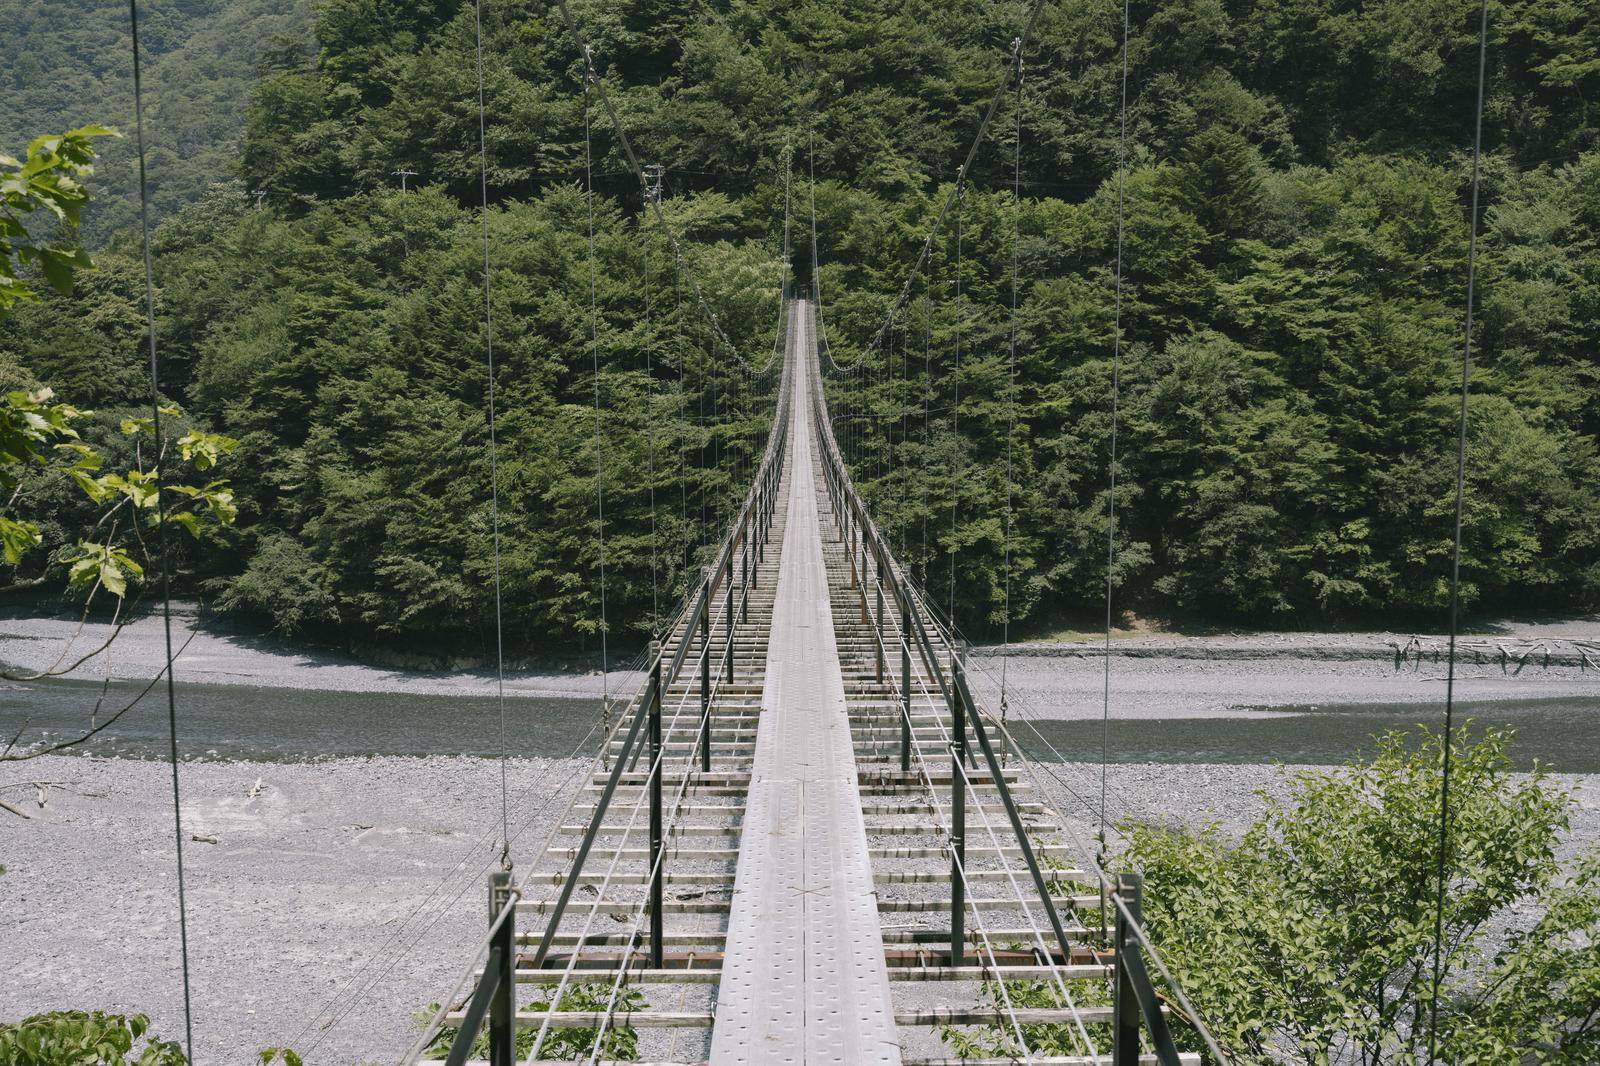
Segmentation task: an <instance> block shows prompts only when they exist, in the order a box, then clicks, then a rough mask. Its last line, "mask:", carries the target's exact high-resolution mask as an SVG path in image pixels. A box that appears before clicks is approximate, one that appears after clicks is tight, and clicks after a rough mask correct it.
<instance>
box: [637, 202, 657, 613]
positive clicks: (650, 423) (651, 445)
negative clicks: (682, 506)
mask: <svg viewBox="0 0 1600 1066" xmlns="http://www.w3.org/2000/svg"><path fill="white" fill-rule="evenodd" d="M646 195H649V194H648V193H646ZM639 245H640V247H641V248H642V249H643V252H644V254H643V256H642V257H641V258H642V259H643V261H644V270H643V274H644V279H643V280H644V339H645V343H644V388H645V393H644V426H645V445H646V448H647V455H648V461H647V462H648V465H647V467H646V473H647V478H648V481H649V484H650V639H651V640H660V639H661V573H660V571H661V562H660V550H659V547H658V545H657V542H656V541H657V532H656V530H657V526H658V522H657V519H656V408H655V398H656V372H655V346H656V340H655V333H654V331H653V328H652V327H653V323H652V321H651V316H650V312H651V310H652V308H651V306H650V295H651V294H650V280H651V279H650V234H649V231H648V230H646V229H645V227H644V219H643V218H642V217H641V218H640V220H639Z"/></svg>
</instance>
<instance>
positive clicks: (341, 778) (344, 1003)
mask: <svg viewBox="0 0 1600 1066" xmlns="http://www.w3.org/2000/svg"><path fill="white" fill-rule="evenodd" d="M21 767H25V769H23V768H19V767H10V768H6V770H5V772H4V773H3V774H0V786H4V785H7V784H19V783H20V784H22V785H23V787H20V788H5V789H4V790H3V791H0V798H3V799H5V800H6V802H7V803H9V804H11V805H13V806H15V807H17V808H19V809H21V810H23V811H25V812H26V813H27V814H28V815H29V817H28V818H27V819H23V818H20V817H17V816H16V815H13V814H10V813H8V812H5V811H0V864H3V865H4V866H5V873H4V874H3V875H0V913H3V914H4V915H5V916H6V918H5V923H6V926H7V928H6V930H5V932H4V933H3V934H0V1020H14V1019H16V1018H19V1017H25V1016H27V1015H28V1014H31V1013H34V1012H37V1011H44V1010H52V1009H63V1008H69V1007H71V1008H84V1007H94V1008H98V1009H103V1010H114V1011H127V1012H143V1013H147V1014H149V1015H150V1016H151V1019H152V1021H153V1031H155V1032H157V1033H159V1034H162V1035H164V1036H166V1037H167V1038H169V1039H179V1040H181V1039H182V1034H183V991H182V984H181V978H180V969H179V957H180V955H179V930H178V923H177V906H176V887H177V875H176V863H175V861H174V847H173V823H172V807H171V803H172V778H171V774H170V770H169V768H168V766H167V765H166V764H164V763H161V762H158V761H154V760H131V759H97V758H86V757H68V756H47V757H44V758H41V759H38V760H35V761H32V762H29V763H26V764H21ZM588 768H589V764H588V763H587V761H582V760H570V761H569V760H558V759H518V760H512V761H511V762H509V763H508V764H507V767H506V770H507V777H508V784H509V786H510V790H511V796H512V800H513V805H512V835H513V854H514V855H516V854H526V855H528V856H530V857H531V856H532V855H534V854H537V853H538V851H539V850H540V849H541V848H542V846H543V844H544V842H545V838H546V837H547V835H548V834H549V832H550V831H551V829H552V828H553V827H554V826H555V825H556V824H557V820H558V819H559V818H560V816H561V815H562V814H563V813H565V811H566V809H567V804H568V802H569V801H570V799H571V796H572V793H573V791H574V788H575V786H576V785H577V783H578V782H580V781H581V780H582V778H583V773H584V771H586V770H587V769H588ZM181 780H182V786H183V808H182V810H183V822H184V825H183V833H184V860H185V863H186V869H185V878H184V880H185V885H186V890H187V897H188V914H189V943H190V953H191V963H192V968H191V978H192V990H193V1002H194V1018H195V1033H194V1036H195V1055H196V1060H197V1061H200V1062H208V1063H224V1064H235V1063H237V1064H244V1063H249V1062H252V1061H254V1058H253V1056H254V1053H255V1052H257V1051H259V1050H260V1049H261V1048H264V1047H267V1046H271V1045H278V1044H285V1043H287V1044H291V1045H292V1046H294V1047H296V1048H299V1049H302V1050H306V1049H312V1050H311V1054H310V1055H309V1057H308V1059H307V1061H308V1062H311V1063H318V1064H323V1063H359V1062H366V1061H373V1062H385V1063H387V1062H393V1061H394V1060H395V1059H397V1058H398V1057H399V1055H400V1053H401V1052H403V1051H404V1050H405V1048H406V1047H407V1046H408V1045H409V1043H410V1042H411V1040H412V1039H413V1038H414V1037H415V1036H416V1031H415V1029H414V1027H413V1021H412V1015H413V1013H415V1012H416V1011H418V1010H420V1009H421V1008H423V1007H424V1006H426V1005H427V1004H428V1003H429V1002H431V1001H434V1000H438V999H440V998H442V997H443V996H444V995H445V993H446V992H448V991H449V988H450V985H451V983H452V982H453V981H454V980H455V978H456V977H457V976H458V975H459V974H460V973H461V972H462V970H463V968H464V967H465V966H466V965H467V963H468V961H469V959H468V955H469V954H470V952H471V951H472V949H473V947H474V946H475V941H476V938H478V937H479V936H481V935H482V930H483V928H484V925H485V922H486V913H487V907H488V903H487V894H486V893H487V889H486V884H485V879H486V876H487V873H488V871H489V869H490V868H491V867H492V865H493V864H494V863H495V861H496V859H497V858H498V856H499V832H500V765H499V763H498V762H497V761H496V760H491V759H464V758H452V757H431V758H421V759H417V758H370V759H337V760H327V761H321V762H313V763H298V764H296V763H250V762H226V763H201V762H193V763H185V764H184V765H183V766H182V767H181ZM35 781H38V782H48V783H50V785H51V787H49V788H48V789H47V793H46V802H45V805H44V806H43V807H42V808H41V807H39V805H38V790H37V789H36V788H35V787H33V785H32V784H31V783H32V782H35ZM346 1012H347V1013H346ZM333 1019H337V1023H336V1024H334V1025H332V1026H331V1027H329V1028H326V1029H324V1028H323V1027H322V1026H323V1023H327V1022H329V1021H330V1020H333ZM308 1026H309V1027H310V1028H309V1030H308V1029H307V1027H308Z"/></svg>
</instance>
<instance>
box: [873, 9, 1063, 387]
mask: <svg viewBox="0 0 1600 1066" xmlns="http://www.w3.org/2000/svg"><path fill="white" fill-rule="evenodd" d="M1043 7H1044V0H1034V2H1033V5H1032V6H1031V7H1029V9H1028V17H1027V20H1026V21H1025V22H1024V23H1023V27H1022V32H1021V33H1020V34H1018V35H1017V36H1016V37H1015V38H1013V39H1012V42H1011V44H1012V49H1013V51H1015V52H1016V53H1018V54H1021V53H1022V52H1023V51H1024V50H1026V49H1027V47H1028V39H1029V38H1030V37H1032V36H1033V27H1034V25H1035V23H1037V22H1038V21H1039V12H1040V10H1042V9H1043ZM1015 69H1016V67H1015V64H1014V63H1011V62H1008V63H1007V64H1006V73H1005V77H1004V78H1002V79H1001V81H1000V84H999V85H998V86H997V87H996V88H995V91H994V96H993V97H991V98H990V100H989V109H988V110H987V111H985V112H984V115H983V121H982V122H980V123H979V124H978V132H977V135H976V136H974V137H973V138H972V145H971V147H969V148H968V149H967V157H966V159H965V161H963V162H962V164H961V167H960V169H958V170H957V171H956V183H955V185H954V187H952V188H951V190H950V192H949V193H948V194H947V195H946V196H945V199H944V203H943V204H942V205H941V206H940V208H939V213H938V214H937V215H935V216H934V220H933V228H932V229H931V230H930V231H929V232H928V237H927V239H926V240H925V241H923V243H922V250H921V251H920V252H918V253H917V259H916V262H915V263H914V264H913V265H912V267H911V273H910V274H908V275H907V276H906V280H905V283H904V284H903V285H901V287H900V293H899V295H898V296H896V297H895V299H894V301H893V302H892V303H891V304H890V305H889V312H888V314H886V315H885V316H884V319H883V324H882V325H881V326H879V327H878V332H877V334H876V335H875V336H874V337H873V338H872V341H871V342H870V343H869V344H868V345H867V347H866V349H865V351H863V353H862V356H863V357H865V356H866V355H867V354H869V353H871V352H873V351H875V350H876V349H877V347H878V345H880V344H882V343H883V338H884V335H885V333H886V332H887V330H888V329H889V327H890V325H891V324H892V323H893V322H894V320H895V317H896V316H897V315H898V314H899V313H900V309H901V308H902V307H904V306H905V303H906V301H907V300H909V299H910V298H911V289H912V285H913V284H914V283H915V281H916V279H917V277H918V275H920V274H921V273H922V269H923V267H924V266H926V265H927V262H928V257H929V256H930V255H932V254H933V243H934V241H935V239H936V238H937V237H938V235H939V231H940V229H942V228H943V227H944V220H945V216H946V215H947V214H949V212H950V208H951V206H952V205H953V204H954V203H955V201H956V198H957V197H958V196H959V195H960V193H961V190H962V188H963V186H964V185H965V184H966V181H967V176H968V175H969V174H970V173H971V172H972V164H973V162H974V161H975V160H976V159H977V157H978V148H979V147H980V146H981V145H982V144H983V140H984V136H985V135H986V134H987V133H988V132H989V125H990V123H992V122H993V121H994V116H995V113H996V112H997V111H999V110H1000V101H1001V100H1003V99H1005V95H1006V90H1007V89H1008V88H1010V85H1011V75H1012V72H1013V71H1014V70H1015Z"/></svg>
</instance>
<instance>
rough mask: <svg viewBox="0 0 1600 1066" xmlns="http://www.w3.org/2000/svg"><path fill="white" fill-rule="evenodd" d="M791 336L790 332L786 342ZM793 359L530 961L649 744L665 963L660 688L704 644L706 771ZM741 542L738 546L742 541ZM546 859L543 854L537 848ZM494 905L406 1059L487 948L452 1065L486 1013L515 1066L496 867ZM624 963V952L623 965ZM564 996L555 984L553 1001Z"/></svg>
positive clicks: (655, 896) (636, 702)
mask: <svg viewBox="0 0 1600 1066" xmlns="http://www.w3.org/2000/svg"><path fill="white" fill-rule="evenodd" d="M790 343H792V341H791V342H790ZM793 378H794V373H793V368H792V366H788V365H786V366H785V368H784V372H783V376H782V378H781V383H780V385H779V389H778V398H777V403H776V404H775V406H774V410H773V416H772V425H771V428H770V429H769V431H768V433H767V441H766V446H765V448H764V450H763V453H762V458H761V463H760V465H759V466H758V467H757V469H756V473H755V476H754V477H753V478H752V479H751V483H750V487H749V489H748V490H747V491H746V493H745V496H744V499H743V501H742V502H741V504H740V506H739V510H738V512H737V513H736V514H735V516H734V518H733V521H732V522H731V523H730V524H729V526H728V531H727V533H726V534H725V535H724V536H723V539H722V541H721V543H720V544H719V545H718V548H717V551H716V553H715V555H714V556H713V559H712V562H711V564H710V565H709V566H707V567H706V568H705V569H704V570H702V571H701V574H700V578H699V580H698V581H696V583H695V584H694V586H693V587H691V588H690V589H689V590H688V591H687V592H686V593H685V595H684V598H683V600H682V602H681V605H680V607H679V609H678V612H677V613H676V614H675V615H674V617H673V620H672V622H671V624H670V625H669V626H668V627H667V629H666V632H667V633H668V634H670V635H671V636H672V637H673V638H674V640H673V641H672V643H673V644H674V645H675V646H674V647H673V648H672V650H671V652H670V654H669V652H668V645H667V644H663V645H660V646H657V647H654V648H652V652H651V657H650V660H649V665H648V667H647V668H646V673H645V680H644V682H643V684H642V685H640V687H639V688H638V689H637V690H636V691H635V693H634V695H633V696H632V697H631V698H630V699H629V701H628V703H627V704H626V709H625V710H624V712H623V714H622V715H621V716H619V718H618V720H617V723H616V725H615V726H614V727H613V729H612V730H611V732H610V733H609V735H608V736H607V737H606V738H605V740H604V741H603V742H602V748H601V750H602V751H603V752H609V751H610V750H611V748H612V747H613V742H614V741H615V739H616V737H617V736H618V734H621V736H622V742H621V747H620V749H619V750H617V751H616V752H615V755H614V762H612V764H611V766H610V772H609V774H608V776H607V778H606V783H605V785H604V787H603V788H602V790H601V792H600V795H599V797H598V798H597V799H596V801H595V804H594V811H593V813H592V815H591V816H590V818H589V823H588V825H587V827H586V828H585V830H584V834H583V838H582V840H581V842H580V843H579V845H578V848H577V850H576V852H575V854H574V857H573V860H572V864H571V867H570V869H569V871H568V873H567V875H566V876H565V877H564V878H563V879H562V888H561V893H560V896H559V898H558V899H557V901H556V903H555V905H554V907H553V908H552V909H551V911H550V915H549V919H548V921H547V922H546V924H545V928H544V931H543V933H542V934H541V935H540V938H539V943H538V947H537V948H536V950H535V952H534V956H533V958H532V960H531V962H530V965H531V966H532V967H533V968H534V969H540V968H543V967H544V965H545V963H546V961H547V959H548V958H549V953H550V947H551V944H552V943H553V942H554V940H555V937H556V934H557V931H558V929H559V928H560V925H561V921H562V919H563V917H564V916H565V915H566V912H567V909H568V906H569V905H570V904H571V902H572V895H573V892H574V890H575V889H576V888H577V886H578V884H579V882H580V881H581V879H582V874H583V870H584V866H585V864H586V862H587V861H588V858H589V855H590V852H591V851H592V849H593V847H594V843H595V841H596V839H597V838H598V837H599V836H600V835H601V831H602V827H603V825H604V822H605V817H606V814H607V812H608V810H609V809H610V807H611V802H612V800H613V798H614V797H615V795H616V791H617V786H618V784H619V782H620V781H621V780H622V775H623V773H624V772H625V771H626V770H628V769H630V768H632V767H633V766H635V765H636V763H637V761H638V759H639V758H640V756H641V755H644V754H646V752H648V755H649V763H648V767H649V769H648V776H647V780H646V789H647V792H648V795H649V802H650V830H649V832H650V850H649V861H650V866H649V874H648V877H647V891H648V894H649V901H648V911H649V918H650V933H649V937H648V945H649V965H650V966H651V967H652V968H660V967H661V965H662V953H663V946H664V943H665V935H664V930H663V928H662V924H663V913H664V907H663V906H662V904H663V898H662V889H663V885H664V883H665V880H666V876H665V849H664V842H665V839H666V834H667V833H668V832H670V831H671V828H672V827H671V826H670V825H666V824H664V823H665V809H664V803H663V797H662V777H663V770H664V764H665V758H664V754H663V744H662V733H661V720H662V701H663V694H664V693H665V691H666V690H667V689H668V688H670V687H671V686H672V685H674V684H676V683H677V681H678V679H679V678H680V677H681V676H682V674H683V671H684V668H685V666H686V665H687V663H688V659H689V651H690V648H691V647H692V646H693V645H695V644H696V641H697V638H698V643H699V646H700V654H699V656H698V662H697V667H698V670H699V681H700V684H699V697H700V698H699V702H700V722H699V728H698V730H697V736H696V741H697V743H696V747H697V748H698V752H697V753H698V755H699V761H700V764H701V768H702V769H703V770H706V771H709V770H710V769H711V724H710V713H711V702H712V699H713V697H714V694H715V690H716V688H718V687H720V686H721V685H722V684H725V683H727V682H728V681H731V680H732V678H733V675H734V638H735V635H736V632H737V627H738V625H739V624H740V622H741V621H744V622H748V620H749V606H750V594H751V592H752V591H753V590H754V588H755V586H756V583H757V581H758V580H759V567H760V565H761V562H762V561H763V559H764V557H765V554H766V547H767V544H768V541H769V539H770V536H771V531H772V523H773V518H774V509H775V507H776V503H777V497H778V490H779V487H780V484H781V481H782V475H783V465H784V460H785V458H786V454H787V448H788V435H789V410H790V405H791V403H792V402H793V400H792V395H793V385H794V382H793ZM741 548H742V549H744V550H743V554H742V555H741V553H740V549H741ZM719 594H723V599H724V603H723V605H722V612H721V614H720V620H721V624H720V626H719V625H718V619H719V616H718V612H717V607H718V604H717V600H718V597H719ZM719 628H720V629H721V630H722V631H723V636H724V640H725V655H724V657H723V661H722V662H721V663H720V664H719V666H720V667H721V669H720V670H719V672H718V675H717V677H716V678H715V680H713V678H712V675H711V670H712V664H711V651H712V645H713V641H712V637H713V635H714V633H715V631H716V630H717V629H719ZM540 858H543V856H540ZM490 892H491V901H492V904H491V911H490V924H489V935H488V937H487V939H486V940H485V941H484V942H483V943H482V944H481V945H480V946H479V948H478V951H477V952H476V953H475V954H474V956H473V960H472V963H471V965H470V966H469V968H468V970H467V971H466V973H465V974H463V976H462V979H461V980H460V981H459V982H458V983H457V985H456V987H455V988H454V989H453V990H452V991H451V994H450V996H448V997H446V1002H445V1003H444V1004H443V1005H441V1007H440V1009H439V1010H438V1011H437V1012H436V1013H435V1014H434V1016H433V1018H432V1019H431V1020H430V1022H429V1023H428V1025H427V1026H426V1027H425V1028H424V1031H423V1035H422V1036H421V1037H420V1038H419V1039H418V1040H417V1041H416V1042H415V1044H413V1046H412V1049H411V1051H410V1052H409V1053H408V1054H407V1055H406V1056H405V1057H404V1058H403V1059H402V1062H415V1061H416V1060H417V1058H418V1057H419V1056H420V1055H421V1054H422V1053H423V1051H424V1050H425V1049H426V1048H427V1047H428V1046H429V1045H430V1044H431V1042H432V1041H433V1040H434V1038H435V1036H436V1034H437V1033H438V1032H439V1029H440V1026H441V1025H442V1024H443V1022H444V1018H445V1015H446V1014H447V1013H448V1010H449V1002H450V1000H453V999H454V998H455V997H456V996H457V995H458V994H459V993H460V992H461V990H462V989H463V988H464V987H465V986H466V984H467V981H468V980H469V979H470V977H471V975H472V973H473V972H474V968H475V967H476V966H477V965H478V962H479V960H480V959H483V958H484V956H485V952H487V953H488V962H487V963H486V965H485V966H484V969H483V971H482V973H481V975H480V977H479V979H478V982H477V985H476V986H475V989H474V992H473V995H472V996H471V998H470V999H469V1000H468V1003H467V1008H466V1012H465V1014H464V1015H463V1017H462V1019H461V1024H460V1026H459V1028H458V1029H457V1032H456V1035H455V1039H454V1041H453V1042H452V1044H451V1048H450V1052H449V1054H448V1056H447V1059H446V1062H447V1066H457V1064H459V1063H464V1062H466V1061H467V1059H468V1058H469V1056H470V1053H471V1050H472V1047H473V1045H474V1043H475V1042H476V1041H477V1039H478V1034H479V1031H480V1030H481V1029H482V1027H483V1025H484V1022H485V1020H486V1018H487V1021H488V1024H489V1030H490V1049H489V1050H490V1056H489V1062H490V1063H491V1064H492V1066H510V1064H511V1063H512V1062H513V1060H514V1057H515V1027H516V1019H515V1010H514V1008H512V1007H509V1006H508V1004H509V1003H510V1001H511V990H512V988H513V987H514V980H515V969H516V965H517V960H516V956H515V951H514V947H513V945H514V944H515V940H516V937H515V929H514V923H515V916H514V915H515V909H516V904H517V900H518V899H519V898H520V895H521V894H520V892H519V891H518V890H517V889H514V888H511V887H510V878H509V875H508V874H507V873H505V872H504V871H501V872H498V873H496V874H493V875H491V884H490ZM626 966H627V960H626V959H624V962H623V968H624V969H625V968H626ZM558 998H559V990H558V991H557V994H556V995H555V996H553V997H552V1003H554V1002H555V1001H556V999H558Z"/></svg>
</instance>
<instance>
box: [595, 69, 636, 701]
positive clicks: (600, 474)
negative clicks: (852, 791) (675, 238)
mask: <svg viewBox="0 0 1600 1066" xmlns="http://www.w3.org/2000/svg"><path fill="white" fill-rule="evenodd" d="M583 65H584V69H585V70H588V71H592V70H594V63H593V60H592V57H591V56H590V55H589V48H588V46H587V45H585V46H584V49H583ZM591 81H592V79H589V78H585V79H584V82H583V174H584V194H585V198H586V201H587V203H588V207H589V355H590V357H591V360H592V362H593V365H594V509H595V538H596V539H597V540H598V542H599V548H600V701H601V703H602V704H608V703H610V702H611V684H610V678H611V664H610V661H609V660H610V656H609V649H608V646H607V638H606V629H607V628H608V626H607V619H606V469H605V453H604V448H603V443H604V438H603V437H602V435H601V432H600V296H599V269H600V267H599V263H598V261H597V260H596V257H595V249H594V174H593V165H594V152H593V144H594V142H593V138H592V137H591V135H590V132H591V131H590V127H589V85H590V82H591ZM642 185H643V183H642V179H641V187H642Z"/></svg>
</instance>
